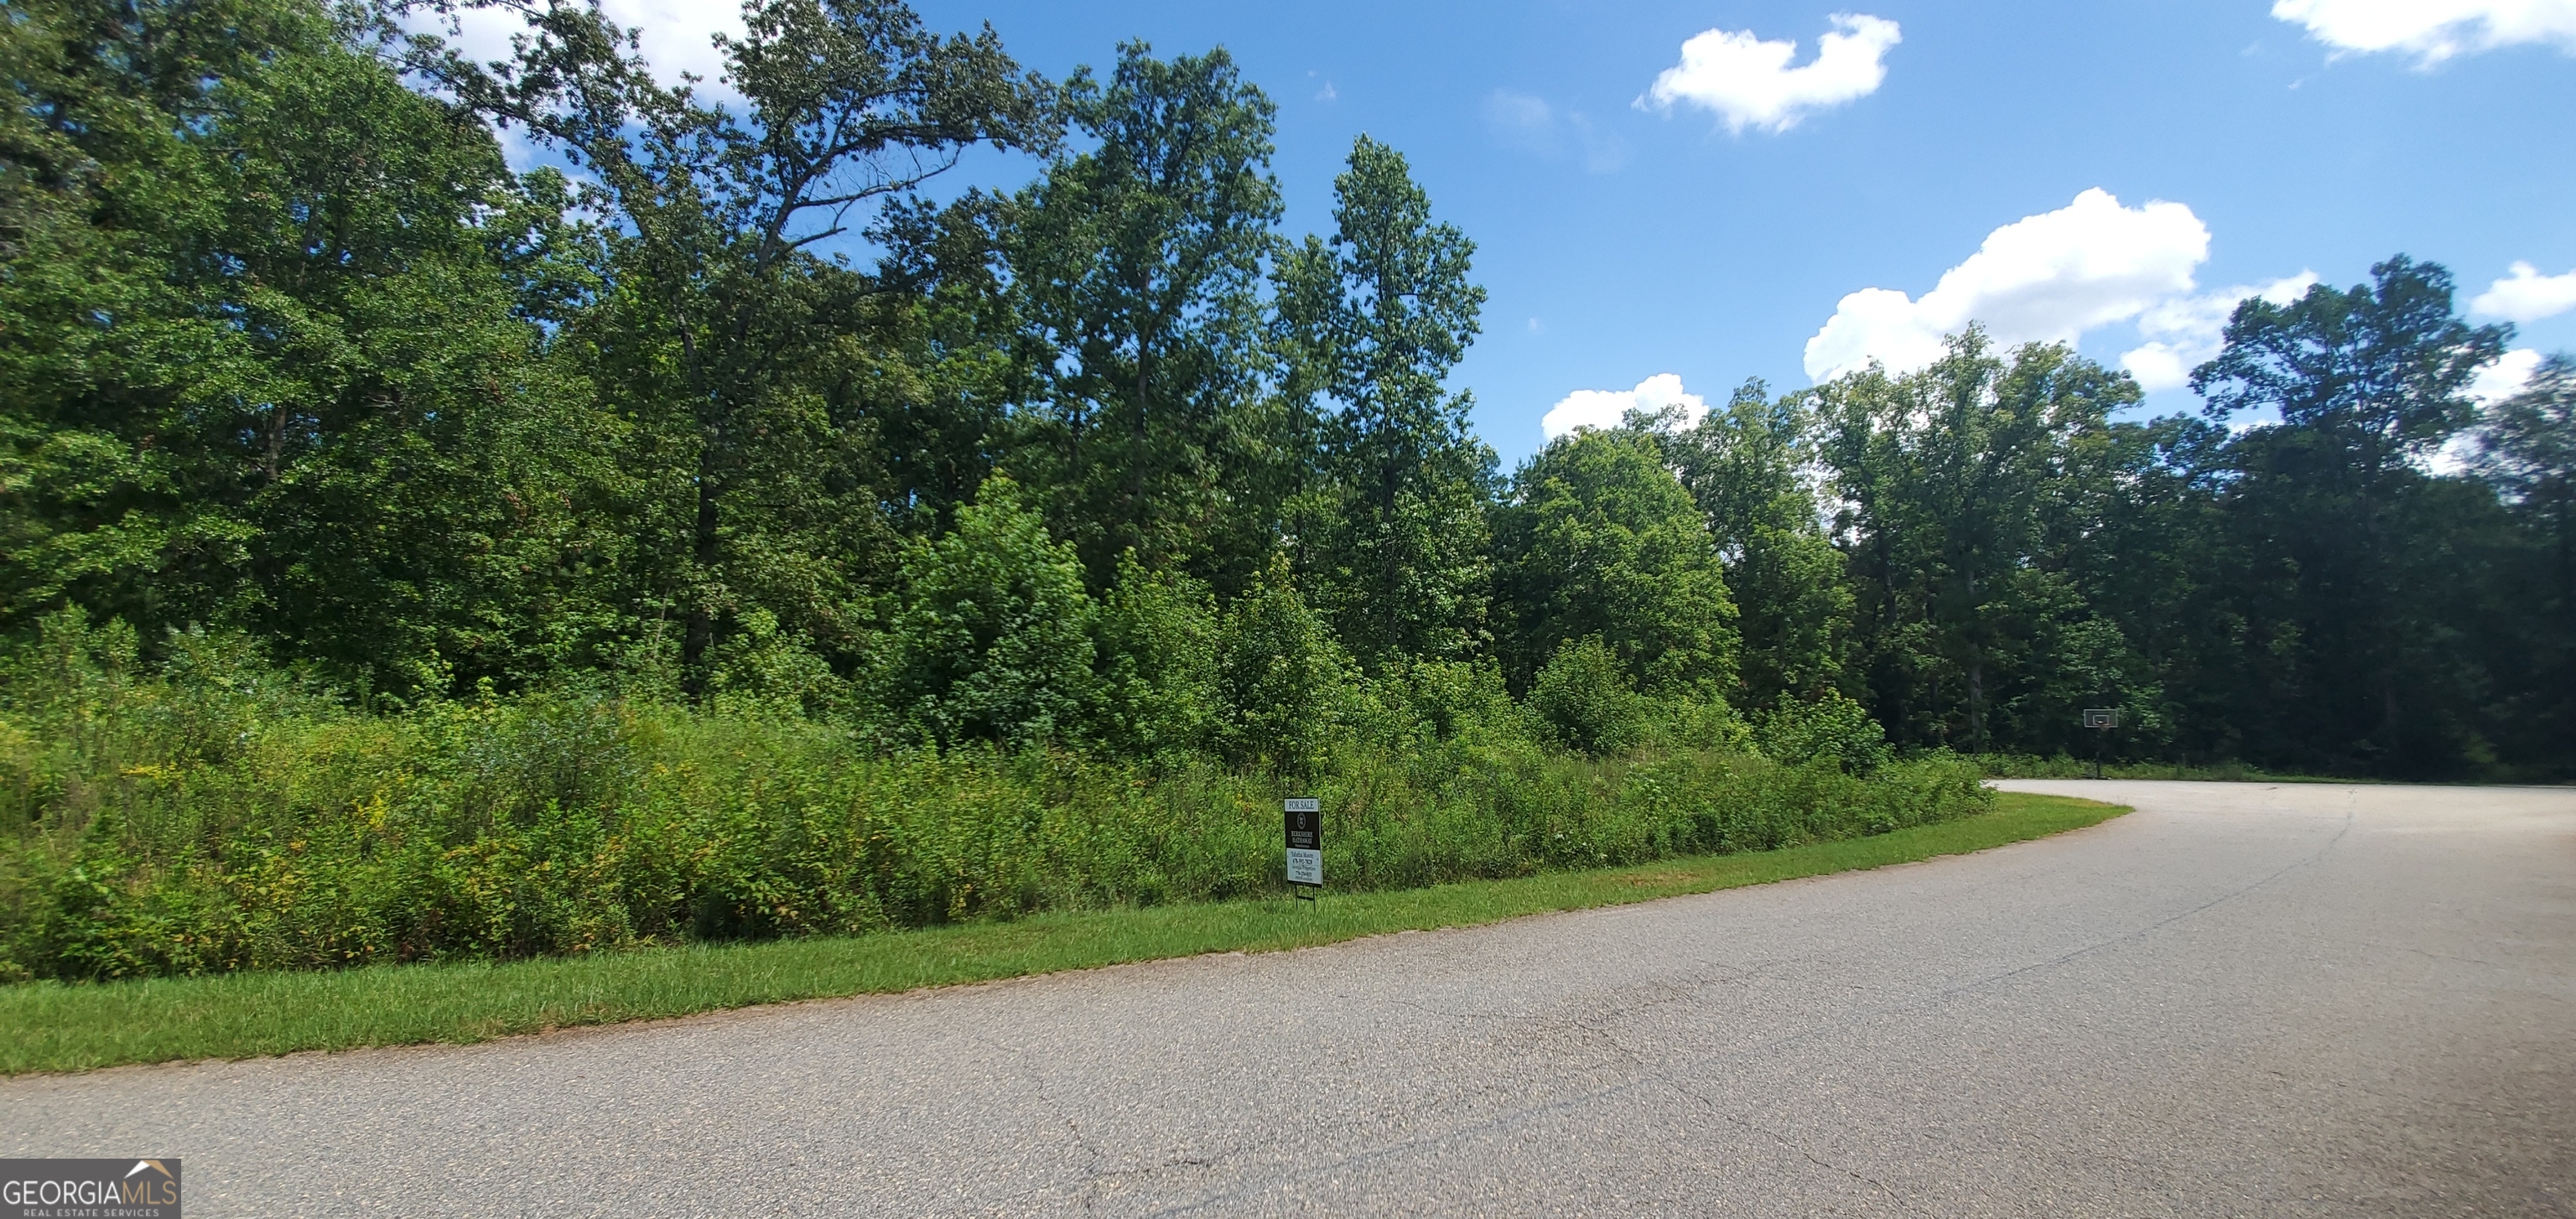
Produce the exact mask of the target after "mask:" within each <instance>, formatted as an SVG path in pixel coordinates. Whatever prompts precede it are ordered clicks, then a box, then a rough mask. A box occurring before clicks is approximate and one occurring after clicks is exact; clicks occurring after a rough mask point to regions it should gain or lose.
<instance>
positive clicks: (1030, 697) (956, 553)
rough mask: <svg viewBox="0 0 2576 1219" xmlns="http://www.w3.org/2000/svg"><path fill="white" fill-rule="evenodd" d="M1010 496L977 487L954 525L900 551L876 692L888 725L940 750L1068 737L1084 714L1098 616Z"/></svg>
mask: <svg viewBox="0 0 2576 1219" xmlns="http://www.w3.org/2000/svg"><path fill="white" fill-rule="evenodd" d="M1021 495H1022V493H1021V491H1020V489H1019V486H1018V485H1017V484H1015V483H1013V482H1012V481H1011V480H1010V479H1008V478H1006V477H1000V476H996V477H994V478H991V479H987V480H985V483H984V486H983V489H982V493H981V494H980V495H979V496H978V497H977V500H976V502H975V503H973V504H970V505H967V506H965V507H963V508H960V509H959V510H958V513H957V528H956V529H955V530H953V531H951V532H949V533H947V534H946V535H944V536H942V537H940V538H938V539H937V540H935V541H929V542H916V543H913V544H912V545H911V546H910V547H909V548H908V549H907V551H906V553H905V556H904V565H903V574H904V591H903V598H902V604H901V606H900V607H899V608H898V609H897V610H896V612H895V615H894V622H893V625H892V628H891V630H890V631H889V632H888V636H887V639H886V642H885V649H884V663H883V668H882V670H881V671H880V672H879V673H878V674H877V686H878V689H880V690H882V691H883V697H884V699H885V702H886V709H887V710H888V712H889V713H891V715H892V716H893V717H894V719H895V720H896V722H897V723H898V724H900V725H902V726H905V727H907V728H909V729H911V730H913V731H917V732H918V733H920V734H921V735H922V736H924V737H927V738H928V739H930V740H933V741H936V742H938V743H939V744H942V745H953V744H956V743H958V742H960V741H969V740H986V741H997V742H1001V743H1003V744H1008V745H1027V744H1032V743H1036V742H1041V741H1047V740H1051V739H1056V738H1059V737H1071V736H1074V735H1077V734H1078V733H1080V732H1081V731H1083V730H1084V729H1085V728H1087V727H1088V725H1089V723H1090V720H1091V717H1092V711H1093V701H1094V694H1095V690H1094V683H1093V680H1092V662H1093V657H1094V651H1093V644H1092V629H1093V623H1094V619H1095V617H1096V615H1097V613H1098V609H1097V607H1096V606H1095V605H1094V604H1093V603H1092V600H1091V598H1090V596H1089V595H1087V594H1086V593H1084V592H1083V587H1082V566H1081V563H1080V561H1079V560H1078V559H1077V558H1076V557H1075V556H1074V553H1073V548H1072V547H1070V546H1067V545H1065V544H1063V543H1060V542H1057V541H1056V540H1054V539H1053V538H1051V537H1049V536H1047V530H1046V523H1045V522H1044V521H1043V520H1041V519H1040V518H1039V516H1038V514H1037V513H1036V512H1035V511H1034V510H1032V509H1031V508H1029V507H1028V506H1027V505H1026V504H1025V503H1023V502H1022V499H1021Z"/></svg>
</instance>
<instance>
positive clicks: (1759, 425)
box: [1665, 381, 1853, 709]
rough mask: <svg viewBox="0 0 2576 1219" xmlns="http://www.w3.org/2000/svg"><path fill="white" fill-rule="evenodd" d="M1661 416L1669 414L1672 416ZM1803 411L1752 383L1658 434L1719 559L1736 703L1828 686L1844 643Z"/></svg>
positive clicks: (1839, 674)
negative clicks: (1732, 626) (1732, 622)
mask: <svg viewBox="0 0 2576 1219" xmlns="http://www.w3.org/2000/svg"><path fill="white" fill-rule="evenodd" d="M1673 422H1678V420H1675V421H1673ZM1815 426H1816V425H1815V418H1814V411H1813V408H1812V407H1811V406H1810V405H1809V403H1808V401H1807V399H1806V396H1805V395H1797V394H1791V395H1783V396H1781V397H1779V398H1773V397H1772V396H1771V394H1770V390H1769V388H1768V387H1767V386H1765V385H1764V384H1763V383H1762V382H1760V381H1748V382H1745V383H1744V384H1743V385H1742V386H1740V387H1738V388H1737V389H1736V391H1735V394H1734V396H1733V397H1732V398H1731V399H1730V400H1729V401H1728V402H1727V404H1726V406H1725V408H1724V409H1722V410H1714V411H1710V412H1709V413H1708V415H1707V416H1706V417H1705V418H1703V419H1701V420H1700V422H1699V423H1698V424H1697V425H1696V426H1693V427H1689V428H1687V429H1682V430H1677V431H1672V432H1670V433H1669V438H1668V439H1667V440H1666V441H1665V448H1666V451H1667V452H1668V453H1669V454H1670V460H1671V462H1672V465H1673V469H1674V472H1675V473H1677V474H1678V475H1680V476H1681V480H1682V483H1683V485H1684V486H1687V487H1688V488H1690V492H1691V498H1692V499H1694V500H1696V501H1698V503H1699V508H1700V512H1701V514H1702V515H1704V516H1706V517H1707V518H1708V527H1709V533H1710V535H1711V536H1712V537H1713V538H1714V539H1715V540H1716V542H1717V547H1718V554H1719V555H1720V556H1721V557H1722V558H1723V559H1724V560H1725V563H1726V584H1727V589H1728V591H1729V592H1731V593H1732V594H1733V595H1734V598H1735V604H1736V608H1737V611H1738V617H1737V619H1736V622H1737V626H1738V628H1739V629H1740V631H1741V632H1742V634H1743V638H1744V662H1743V675H1742V679H1741V680H1742V687H1741V689H1740V690H1739V691H1738V692H1737V702H1738V705H1740V706H1743V707H1746V708H1748V709H1749V708H1752V707H1768V706H1771V705H1772V704H1773V703H1774V702H1776V701H1777V700H1778V699H1779V697H1780V696H1781V695H1783V694H1788V695H1793V696H1796V697H1800V698H1811V697H1815V696H1818V695H1821V694H1823V693H1824V692H1826V691H1828V690H1833V689H1836V688H1838V687H1839V685H1840V683H1841V681H1842V679H1843V666H1844V661H1845V659H1846V653H1847V652H1848V651H1849V648H1850V635H1851V629H1852V606H1853V600H1852V592H1851V587H1850V585H1849V584H1848V583H1847V582H1846V581H1845V579H1844V576H1843V557H1842V554H1841V553H1840V552H1839V551H1836V550H1835V549H1834V546H1833V541H1832V539H1830V538H1828V537H1827V536H1826V535H1825V530H1824V524H1823V515H1822V512H1821V509H1820V507H1819V505H1818V504H1817V502H1816V494H1815V491H1814V488H1813V487H1812V486H1811V485H1810V483H1809V481H1808V480H1809V478H1810V476H1811V474H1812V473H1813V472H1814V471H1815V470H1816V467H1817V464H1818V454H1817V453H1816V449H1815V438H1814V434H1813V433H1814V430H1815Z"/></svg>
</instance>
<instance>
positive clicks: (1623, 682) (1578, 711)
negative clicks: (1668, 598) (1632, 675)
mask: <svg viewBox="0 0 2576 1219" xmlns="http://www.w3.org/2000/svg"><path fill="white" fill-rule="evenodd" d="M1530 709H1531V710H1533V711H1536V712H1538V715H1539V718H1540V719H1541V720H1543V721H1545V722H1546V724H1547V726H1548V728H1549V729H1550V730H1552V731H1553V732H1554V733H1555V734H1556V738H1557V739H1558V740H1560V741H1562V742H1564V743H1565V746H1566V747H1567V748H1569V749H1576V750H1580V751H1582V752H1584V753H1588V754H1593V755H1595V756H1598V755H1601V754H1609V753H1624V752H1626V751H1627V750H1629V749H1632V748H1634V747H1636V745H1637V744H1638V743H1639V742H1640V741H1641V740H1643V739H1644V738H1645V735H1646V725H1647V718H1648V715H1649V710H1648V706H1647V701H1646V699H1645V697H1644V696H1642V695H1640V694H1638V693H1637V691H1636V689H1635V688H1634V687H1632V686H1630V685H1629V684H1628V673H1627V669H1626V666H1624V665H1621V664H1620V663H1619V658H1618V657H1617V656H1615V655H1613V654H1612V653H1611V651H1610V648H1609V645H1607V644H1604V643H1603V642H1601V637H1600V636H1598V635H1586V636H1584V637H1583V638H1581V639H1577V640H1575V641H1573V642H1571V643H1568V644H1566V645H1565V646H1563V647H1561V648H1558V649H1557V650H1556V655H1554V656H1552V657H1549V658H1548V662H1547V667H1546V668H1544V669H1541V670H1539V674H1538V680H1537V681H1536V682H1534V683H1532V684H1531V686H1530Z"/></svg>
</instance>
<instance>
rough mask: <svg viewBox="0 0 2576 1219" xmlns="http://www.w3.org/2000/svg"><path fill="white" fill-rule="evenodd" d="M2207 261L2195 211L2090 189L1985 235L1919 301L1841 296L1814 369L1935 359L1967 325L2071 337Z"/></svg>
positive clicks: (2169, 288) (1895, 367)
mask: <svg viewBox="0 0 2576 1219" xmlns="http://www.w3.org/2000/svg"><path fill="white" fill-rule="evenodd" d="M2208 257H2209V229H2208V227H2207V226H2206V225H2203V224H2202V223H2201V222H2200V217H2198V216H2195V215H2193V214H2192V211H2191V209H2190V208H2188V207H2186V206H2184V205H2182V204H2179V203H2168V202H2164V201H2162V200H2154V201H2150V202H2148V203H2146V204H2144V205H2142V206H2139V207H2134V208H2132V207H2122V206H2121V205H2120V201H2119V200H2118V199H2116V198H2113V197H2112V196H2111V195H2110V193H2108V192H2106V191H2103V190H2100V189H2098V188H2097V189H2093V190H2088V191H2085V192H2084V193H2083V194H2080V195H2077V196H2076V197H2075V201H2074V202H2073V203H2070V204H2068V205H2067V206H2065V207H2062V208H2059V209H2058V210H2056V211H2053V212H2044V213H2041V214H2040V215H2036V216H2027V217H2024V218H2022V219H2020V220H2017V221H2014V222H2013V223H2011V224H2007V225H2005V226H2003V227H2002V228H1999V229H1996V230H1995V231H1994V232H1992V233H1990V234H1987V236H1986V240H1985V244H1984V245H1982V246H1980V247H1979V248H1978V250H1977V252H1976V253H1974V254H1971V255H1969V256H1968V258H1967V261H1965V262H1962V263H1960V264H1959V265H1958V266H1955V267H1952V268H1951V269H1950V270H1949V271H1947V272H1945V273H1944V274H1943V275H1942V276H1941V282H1940V283H1939V284H1937V285H1935V286H1934V287H1933V289H1932V290H1931V291H1929V292H1926V293H1924V294H1923V296H1922V298H1921V299H1920V300H1917V299H1914V298H1912V297H1909V296H1907V295H1906V294H1905V293H1903V292H1900V291H1897V290H1895V289H1892V288H1864V289H1862V290H1860V291H1858V292H1854V293H1852V294H1850V295H1849V296H1846V297H1844V298H1843V299H1842V302H1841V303H1840V304H1839V305H1837V306H1836V307H1835V309H1834V316H1833V317H1832V318H1831V319H1829V320H1827V321H1826V322H1825V325H1824V328H1823V329H1821V330H1818V331H1817V332H1816V335H1815V337H1814V338H1811V339H1809V340H1807V353H1806V368H1807V375H1808V376H1810V377H1813V378H1815V379H1816V380H1818V381H1825V380H1830V379H1832V378H1834V377H1837V376H1841V375H1842V374H1844V373H1847V372H1853V371H1857V370H1859V369H1861V368H1864V367H1867V366H1868V364H1869V362H1870V361H1871V360H1877V361H1879V362H1880V363H1882V364H1884V365H1886V366H1887V368H1888V369H1889V370H1890V371H1892V372H1909V371H1912V370H1914V369H1918V368H1921V367H1923V366H1925V365H1927V364H1930V363H1932V362H1933V361H1934V360H1937V359H1939V358H1940V357H1941V353H1942V350H1943V349H1942V336H1944V335H1949V334H1956V333H1958V332H1959V331H1961V330H1964V329H1966V328H1967V327H1968V324H1969V323H1971V322H1981V323H1983V324H1984V325H1985V327H1986V330H1987V332H1988V333H1989V334H1991V335H1993V336H1994V338H1995V339H1996V340H1997V341H1998V342H2001V343H2004V344H2007V345H2010V344H2018V343H2028V342H2070V343H2071V342H2073V341H2075V340H2076V339H2077V338H2078V337H2080V336H2082V335H2083V334H2084V332H2086V331H2088V330H2092V329H2094V328H2096V327H2099V326H2103V325H2107V324H2109V323H2112V322H2119V321H2126V320H2128V319H2131V318H2136V317H2139V316H2140V315H2142V314H2144V313H2146V312H2147V311H2148V310H2149V309H2151V308H2154V307H2156V306H2158V305H2161V304H2165V303H2168V302H2169V301H2171V300H2172V299H2173V298H2174V297H2176V296H2178V295H2181V294H2184V293H2188V292H2190V291H2191V290H2192V288H2193V286H2194V285H2193V282H2192V270H2193V268H2195V267H2198V266H2199V265H2200V264H2201V263H2202V262H2203V261H2204V260H2206V259H2207V258H2208ZM2231 303H2232V302H2231Z"/></svg>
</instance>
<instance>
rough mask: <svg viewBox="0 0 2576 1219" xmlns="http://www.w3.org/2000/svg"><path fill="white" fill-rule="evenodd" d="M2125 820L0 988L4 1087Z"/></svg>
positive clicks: (2076, 806)
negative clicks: (1277, 894) (1574, 867)
mask: <svg viewBox="0 0 2576 1219" xmlns="http://www.w3.org/2000/svg"><path fill="white" fill-rule="evenodd" d="M2127 811H2128V810H2127V809H2125V808H2121V807H2118V806H2116V805H2109V804H2099V803H2095V802H2093V801H2090V800H2075V799H2069V798H2066V797H2060V796H2037V795H2029V794H2024V793H2017V792H2005V793H2002V794H2001V795H2000V796H1999V797H1998V799H1997V802H1996V808H1995V810H1994V811H1993V812H1990V813H1984V814H1980V815H1978V816H1975V817H1969V818H1966V819H1964V820H1959V821H1952V822H1947V823H1944V824H1940V825H1929V826H1922V827H1918V828H1915V829H1907V830H1898V831H1896V832H1895V833H1892V834H1882V835H1879V836H1877V837H1873V838H1855V839H1849V840H1846V841H1841V842H1821V843H1815V844H1812V845H1809V846H1802V847H1792V848H1789V849H1787V850H1781V851H1766V852H1761V853H1757V854H1744V855H1704V856H1693V857H1689V858H1683V859H1666V860H1660V861H1658V862H1655V863H1648V864H1639V865H1636V866H1634V867H1625V868H1605V869H1600V870H1596V871H1587V872H1554V873H1546V874H1543V875H1538V876H1528V877H1521V878H1517V879H1513V880H1492V881H1472V882H1467V883H1462V884H1453V885H1439V886H1436V887H1433V888H1429V889H1403V890H1392V891H1387V892H1379V893H1355V894H1347V895H1344V894H1332V893H1329V892H1328V893H1327V894H1326V895H1325V897H1324V899H1323V900H1322V901H1321V902H1318V903H1315V904H1313V905H1308V904H1306V903H1301V902H1291V901H1289V900H1287V899H1284V898H1273V899H1267V900H1260V901H1244V902H1224V903H1216V904H1208V905H1194V906H1164V907H1155V908H1149V909H1141V910H1107V911H1091V912H1082V913H1068V914H1051V915H1041V916H1037V917H1033V918H1027V919H1021V920H1019V921H1016V922H1008V923H972V924H966V925H961V926H954V927H939V928H933V929H930V930H926V931H907V932H894V933H888V934H885V935H872V936H860V937H854V938H816V939H801V940H777V941H770V942H766V943H757V944H724V945H714V946H703V947H688V948H671V949H658V950H649V951H643V952H631V953H612V954H603V955H600V956H592V957H558V958H547V959H543V960H533V961H513V962H509V963H506V964H499V965H403V966H390V967H379V968H372V969H357V970H349V971H346V972H340V973H256V974H253V973H245V974H225V975H219V976H213V977H202V978H172V979H151V980H142V981H130V982H114V983H105V984H98V985H78V986H66V985H62V984H59V983H51V982H30V983H20V984H17V985H13V986H5V987H0V1074H8V1075H16V1074H23V1073H27V1072H34V1071H81V1070H89V1069H93V1068H98V1067H109V1066H118V1065H122V1064H127V1063H149V1062H169V1061H173V1060H183V1059H201V1058H254V1057H260V1056H264V1055H270V1054H285V1053H292V1052H294V1051H298V1050H337V1049H351V1048H355V1047H360V1046H388V1045H413V1044H419V1043H424V1042H456V1043H467V1042H475V1041H482V1040H486V1039H489V1038H493V1037H505V1036H509V1035H512V1034H517V1033H534V1032H542V1031H545V1030H548V1029H556V1028H566V1027H571V1026H575V1025H590V1024H613V1023H617V1022H620V1021H627V1020H651V1019H656V1018H664V1017H672V1016H686V1015H692V1014H695V1013H699V1012H709V1011H719V1010H722V1009H726V1008H736V1007H749V1006H752V1005H755V1004H762V1003H782V1002H788V1001H791V1000H798V999H824V998H837V997H841V996H846V995H861V994H884V993H889V992H899V991H908V990H916V989H919V988H921V987H925V986H949V985H955V984H959V983H967V982H988V981H993V980H995V979H999V978H1013V977H1020V976H1023V975H1027V974H1039V973H1052V972H1055V971H1058V970H1066V969H1089V968H1096V967H1099V966H1103V965H1118V964H1124V963H1127V962H1131V961H1147V960H1154V959H1158V958H1165V957H1185V956H1195V955H1198V954H1200V953H1210V952H1237V951H1248V952H1276V951H1280V950H1284V949H1291V948H1305V947H1311V946H1314V945H1318V944H1330V943H1335V942H1337V941H1341V940H1349V939H1356V938H1359V937H1361V936H1369V935H1383V934H1386V933H1389V932H1396V931H1408V930H1430V929H1434V928H1440V927H1466V926H1473V925H1476V924H1480V923H1492V922H1498V921H1501V920H1503V919H1509V918H1518V917H1521V916H1523V915H1529V914H1542V913H1547V912H1551V911H1560V910H1581V909H1586V908H1589V907H1595V906H1616V905H1623V904H1626V903H1629V902H1641V901H1652V900H1654V899H1656V898H1662V897H1676V896H1680V895H1683V894H1689V893H1707V892H1711V891H1714V890H1718V889H1732V888H1737V887H1739V886H1743V885H1758V884H1765V883H1768V882H1771V881H1779V880H1793V879H1796V878H1799V877H1805V876H1820V875H1824V874H1826V873H1831V872H1847V871H1852V870H1855V869H1863V868H1877V867H1885V866H1887V865H1890V864H1899V863H1911V862H1914V861H1916V860H1921V859H1929V858H1932V857H1934V856H1937V855H1955V854H1960V853H1962V852H1967V851H1981V850H1985V849H1986V848H1988V847H1996V846H2002V845H2005V844H2007V843H2013V842H2022V841H2025V840H2028V839H2032V838H2040V837H2044V836H2046V835H2049V834H2054V833H2058V832H2061V831H2064V830H2071V829H2078V828H2081V827H2084V826H2088V825H2093V824H2096V823H2099V822H2102V821H2105V820H2108V819H2110V818H2112V817H2114V816H2117V815H2119V814H2121V813H2124V812H2127Z"/></svg>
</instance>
